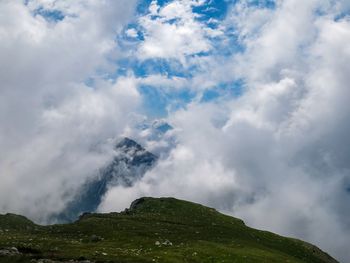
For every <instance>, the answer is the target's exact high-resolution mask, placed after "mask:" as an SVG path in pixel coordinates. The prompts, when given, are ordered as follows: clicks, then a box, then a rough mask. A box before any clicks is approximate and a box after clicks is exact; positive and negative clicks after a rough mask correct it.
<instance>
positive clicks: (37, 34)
mask: <svg viewBox="0 0 350 263" xmlns="http://www.w3.org/2000/svg"><path fill="white" fill-rule="evenodd" d="M39 7H42V8H48V9H52V10H59V11H61V12H63V13H64V14H70V16H66V17H65V18H64V19H63V20H61V21H56V22H55V21H47V20H46V19H45V17H43V16H42V15H40V14H36V15H35V12H34V13H33V11H34V10H35V9H37V8H39ZM133 9H134V1H118V2H115V1H29V3H28V6H26V5H25V4H23V2H22V1H1V2H0V10H1V11H0V13H1V15H0V38H1V41H0V80H1V88H0V92H1V96H0V111H1V112H0V122H1V130H0V148H1V152H0V160H1V161H0V175H1V185H0V200H1V201H0V211H1V212H15V213H20V214H24V215H26V216H29V217H30V218H32V219H34V220H36V221H41V222H43V221H45V220H47V218H48V216H49V215H50V214H51V213H52V212H57V211H59V210H60V209H61V208H62V206H63V205H64V202H65V201H66V200H67V199H68V198H69V197H70V196H72V194H73V193H74V189H76V187H77V186H79V184H81V183H82V182H83V181H84V179H85V178H86V177H87V176H89V175H91V174H92V173H94V172H95V171H96V169H97V168H98V167H101V165H102V164H104V163H105V162H106V161H107V160H108V158H109V156H110V154H109V151H108V147H107V148H106V147H105V146H106V145H108V144H109V141H108V138H113V137H115V136H117V135H118V134H119V133H121V132H122V130H123V129H124V127H125V126H126V124H127V121H128V120H127V118H128V116H127V114H125V112H130V111H133V110H134V109H135V108H136V107H137V106H138V104H139V94H138V91H137V90H136V88H135V87H136V86H135V85H136V81H135V80H134V79H133V78H132V77H126V78H120V79H119V80H118V81H117V82H116V83H114V82H109V81H104V80H99V79H100V78H99V77H98V75H96V73H95V72H97V71H101V70H102V69H103V71H104V72H109V71H111V70H113V69H114V66H113V65H112V64H110V63H109V62H108V60H107V57H111V56H114V55H116V54H118V52H119V51H118V47H117V45H116V43H115V41H114V39H115V37H116V34H117V33H118V32H120V30H121V29H122V27H123V25H124V24H125V23H127V22H128V20H129V19H130V17H131V15H132V12H133ZM91 76H93V77H94V76H95V85H94V87H93V88H92V87H87V86H86V85H85V84H84V81H85V80H87V79H88V78H89V77H91Z"/></svg>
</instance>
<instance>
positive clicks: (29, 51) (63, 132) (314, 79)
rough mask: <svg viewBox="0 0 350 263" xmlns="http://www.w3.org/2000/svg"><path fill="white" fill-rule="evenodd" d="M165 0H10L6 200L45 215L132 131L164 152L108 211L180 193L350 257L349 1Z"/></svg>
mask: <svg viewBox="0 0 350 263" xmlns="http://www.w3.org/2000/svg"><path fill="white" fill-rule="evenodd" d="M160 2H161V1H152V2H151V3H150V4H149V5H147V4H145V3H143V5H142V3H141V6H145V5H146V8H145V11H144V12H141V11H140V12H139V13H136V14H135V10H139V9H140V3H139V5H138V8H137V3H136V1H107V0H105V1H97V0H96V1H95V0H89V1H39V0H36V1H34V0H32V1H25V2H21V1H6V0H5V1H1V2H0V10H1V11H0V12H1V15H0V39H1V41H0V80H1V88H0V91H1V96H0V123H1V129H0V148H1V152H0V176H1V184H0V211H1V212H16V213H21V214H24V215H27V216H29V217H30V218H32V219H35V220H36V221H38V222H45V220H47V218H48V217H49V216H50V215H51V214H52V213H55V212H58V211H60V210H61V209H62V208H63V207H64V205H65V203H66V202H67V200H69V199H70V198H71V197H72V195H74V191H75V190H76V189H77V188H78V187H79V186H80V185H81V184H82V183H83V182H84V181H85V180H86V178H88V177H89V176H92V175H93V174H94V173H95V172H96V170H97V169H98V168H99V167H101V166H103V165H104V164H105V163H106V162H107V161H108V160H109V158H110V157H111V148H112V144H113V138H115V137H116V136H119V135H123V134H124V135H125V134H126V135H129V136H132V137H133V138H137V139H138V140H139V141H141V142H142V143H143V144H144V145H146V146H149V149H154V150H155V151H159V154H160V155H161V157H162V158H161V160H160V162H159V163H158V165H157V166H156V167H155V168H154V169H153V170H152V171H150V172H149V173H147V174H146V176H145V177H144V178H143V179H142V180H141V181H140V182H139V183H137V184H135V186H134V187H132V188H122V187H115V188H112V189H111V190H110V191H109V192H108V194H107V195H106V196H105V199H104V203H103V204H102V205H101V207H100V210H101V211H112V210H121V209H124V208H125V207H126V206H128V205H129V204H130V202H131V201H132V200H133V199H135V198H137V197H140V196H144V195H152V196H175V197H178V198H184V199H188V200H192V201H197V202H201V203H204V204H207V205H210V206H214V207H216V208H217V209H219V210H221V211H223V212H226V213H229V214H232V215H235V216H237V217H241V218H242V219H244V220H245V221H246V222H247V223H248V224H249V225H251V226H254V227H258V228H263V229H268V230H271V231H275V232H278V233H280V234H284V235H289V236H295V237H298V238H302V239H305V240H308V241H310V242H313V243H315V244H317V245H319V246H320V247H321V248H323V249H325V250H326V251H327V252H330V253H331V254H332V256H335V257H336V258H338V259H340V260H342V261H344V262H348V261H349V260H350V254H349V251H348V244H349V243H350V232H349V229H350V221H349V218H350V214H349V212H348V211H350V210H349V205H348V204H349V201H350V200H349V199H350V195H349V192H350V191H349V189H350V159H349V158H350V150H349V143H348V142H349V140H348V138H347V137H348V134H350V124H349V123H350V117H349V116H350V107H349V104H348V98H349V97H350V94H349V93H350V91H349V89H348V88H347V86H348V83H350V68H349V63H348V62H349V61H350V49H349V45H348V43H350V19H349V10H350V5H349V3H348V1H346V0H322V1H319V0H317V1H316V0H310V1H307V2H305V1H301V0H279V1H249V0H241V1H237V3H235V4H233V3H231V2H230V1H219V0H216V1H194V0H183V1H180V0H174V1H169V2H166V3H163V4H161V3H160ZM232 2H233V1H232ZM224 7H225V8H224ZM220 9H222V10H225V11H222V12H221V14H220V15H218V10H220ZM219 13H220V12H219ZM143 87H148V88H149V89H150V90H151V91H152V92H154V94H157V95H158V96H160V97H166V98H168V101H167V104H166V105H165V106H164V107H165V112H167V116H163V117H164V118H166V120H167V121H168V122H169V123H170V124H171V125H172V126H173V127H174V129H173V130H171V131H170V132H169V133H166V134H165V135H164V136H162V137H159V138H156V139H155V138H154V137H152V136H151V135H150V134H149V133H148V132H149V131H150V130H149V129H146V130H143V131H142V132H141V133H140V131H139V130H137V129H135V126H137V123H138V122H139V121H140V120H141V122H142V121H144V120H147V121H148V119H151V118H152V116H147V114H145V112H147V110H148V109H147V108H145V106H144V105H146V104H147V103H145V102H147V101H146V100H147V99H150V95H149V94H145V92H143V90H142V88H143ZM152 94H153V93H152ZM159 94H160V95H159ZM157 99H158V98H156V99H154V100H152V102H151V103H149V104H152V103H153V104H157V103H154V101H155V102H157ZM174 105H175V106H174ZM155 106H159V105H155ZM135 123H136V125H135ZM164 151H166V153H165V154H162V152H164Z"/></svg>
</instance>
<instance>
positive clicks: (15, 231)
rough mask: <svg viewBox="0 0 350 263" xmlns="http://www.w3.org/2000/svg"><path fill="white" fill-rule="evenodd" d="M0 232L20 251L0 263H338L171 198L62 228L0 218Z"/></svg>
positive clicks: (3, 243)
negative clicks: (41, 262)
mask: <svg viewBox="0 0 350 263" xmlns="http://www.w3.org/2000/svg"><path fill="white" fill-rule="evenodd" d="M0 229H1V230H0V249H1V248H6V247H16V248H18V249H19V251H20V252H21V253H22V254H21V255H19V256H11V257H4V256H3V257H1V256H0V262H30V261H31V260H32V259H39V258H45V259H53V260H57V261H63V260H71V259H73V260H82V259H89V260H91V261H95V262H152V263H153V262H169V263H170V262H174V263H176V262H201V263H204V262H208V263H211V262H232V263H234V262H237V263H238V262H269V263H270V262H290V263H292V262H295V263H297V262H308V263H313V262H315V263H322V262H336V261H335V260H334V259H332V258H331V257H330V256H329V255H327V254H326V253H324V252H322V251H321V250H319V249H318V248H316V247H315V246H313V245H311V244H308V243H305V242H303V241H300V240H296V239H291V238H286V237H282V236H279V235H275V234H273V233H270V232H266V231H259V230H256V229H252V228H249V227H247V226H246V225H245V224H244V222H243V221H241V220H239V219H236V218H233V217H229V216H226V215H223V214H220V213H219V212H217V211H216V210H214V209H212V208H208V207H205V206H202V205H199V204H195V203H191V202H186V201H181V200H177V199H174V198H142V199H139V200H138V201H137V202H136V203H134V204H133V205H132V208H131V209H130V210H127V211H125V212H122V213H109V214H85V215H84V216H82V217H81V218H80V220H78V221H77V222H75V223H72V224H64V225H52V226H39V225H35V224H34V223H32V222H31V221H29V220H28V219H26V218H24V217H21V216H17V215H2V216H0Z"/></svg>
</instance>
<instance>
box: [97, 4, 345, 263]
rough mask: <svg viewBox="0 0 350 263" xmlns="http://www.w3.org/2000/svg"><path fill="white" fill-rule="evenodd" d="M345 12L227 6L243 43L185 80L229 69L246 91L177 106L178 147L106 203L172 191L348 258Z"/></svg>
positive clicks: (220, 75) (222, 74) (335, 7)
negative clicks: (237, 50) (226, 96)
mask: <svg viewBox="0 0 350 263" xmlns="http://www.w3.org/2000/svg"><path fill="white" fill-rule="evenodd" d="M347 10H348V9H347V6H346V5H345V2H340V1H336V2H332V1H308V2H307V3H305V2H304V1H297V0H286V1H278V2H277V3H276V6H275V7H272V8H271V7H264V8H261V7H259V6H256V5H252V4H250V3H249V1H241V2H240V3H238V4H237V5H235V6H233V7H232V8H231V10H230V11H229V13H228V14H227V17H226V19H225V20H224V21H222V22H221V23H222V26H223V27H225V30H226V32H229V30H231V32H232V30H233V32H234V34H236V38H237V39H238V40H237V41H238V42H239V44H240V45H241V46H242V51H241V52H238V53H234V54H233V55H232V56H230V57H229V58H227V57H226V58H225V60H222V63H221V65H219V64H218V61H219V60H220V59H221V55H220V54H213V55H211V56H208V57H206V61H207V62H206V63H207V64H208V71H207V72H206V71H205V70H204V71H202V72H201V71H198V72H196V74H194V75H195V76H194V77H193V78H192V79H191V81H194V80H196V81H203V83H204V85H205V83H207V82H206V78H212V79H215V80H216V81H217V82H216V83H220V82H222V81H223V82H225V81H227V80H229V79H230V78H227V75H231V79H233V80H234V79H237V80H239V79H243V80H244V89H245V92H244V94H243V95H242V96H240V97H237V98H233V99H229V100H228V99H227V98H225V97H221V98H219V99H217V100H216V101H214V102H208V103H199V102H196V101H193V102H192V103H190V104H189V105H187V107H186V108H185V109H183V110H179V111H177V112H174V113H172V114H171V115H170V116H169V121H170V123H172V124H173V125H174V126H175V127H177V128H178V131H177V139H178V142H179V143H178V145H177V147H176V148H175V149H174V150H173V151H172V152H171V153H170V155H169V157H168V158H165V159H164V160H163V161H162V162H160V163H159V165H158V166H157V167H156V168H155V169H154V170H153V171H151V172H149V173H148V174H147V175H146V176H145V178H144V179H143V180H142V181H141V182H140V183H139V184H137V185H136V186H135V187H134V188H131V189H122V188H115V189H112V190H111V191H110V193H109V195H107V196H106V199H105V203H104V204H103V205H102V207H101V210H103V211H105V210H113V209H122V208H123V207H125V206H126V205H127V203H129V202H130V201H131V200H132V199H134V198H135V197H138V196H143V195H152V196H164V195H165V196H176V197H179V198H184V199H189V200H193V201H197V202H201V203H206V204H208V205H211V206H214V207H216V208H219V209H221V210H222V211H226V212H227V213H230V214H233V215H236V216H238V217H241V218H243V219H244V220H245V221H246V222H247V223H248V224H249V225H252V226H255V227H260V228H264V229H269V230H272V231H276V232H278V233H281V234H285V235H291V236H295V237H298V238H303V239H306V240H308V241H311V242H313V243H315V244H317V245H319V246H321V247H322V248H324V249H326V250H327V251H329V252H330V253H332V255H334V256H335V257H337V258H339V259H341V260H343V261H344V262H346V261H347V260H348V259H349V258H350V254H349V252H348V250H347V244H349V242H350V239H349V237H350V233H349V226H350V222H349V220H348V218H349V216H350V215H349V213H348V211H349V209H348V203H349V199H350V195H349V193H348V191H347V189H348V187H349V186H348V183H349V180H350V178H349V169H350V165H349V164H350V160H349V156H350V155H349V150H348V149H349V147H348V140H347V134H349V132H350V125H349V123H350V119H349V116H350V108H349V107H348V102H347V98H349V95H350V94H349V90H348V89H347V83H349V81H350V78H349V73H350V68H349V65H348V63H347V61H349V59H350V52H349V48H348V44H347V43H349V41H350V21H349V20H348V17H347V16H344V15H343V16H339V14H344V12H347ZM230 28H231V29H230ZM146 41H147V40H146ZM165 46H166V45H165ZM172 50H176V49H172ZM182 55H184V56H185V55H186V54H185V52H184V53H183V54H182ZM180 57H181V56H180ZM214 67H215V69H214V70H213V71H211V69H212V68H214ZM213 74H215V75H214V76H213Z"/></svg>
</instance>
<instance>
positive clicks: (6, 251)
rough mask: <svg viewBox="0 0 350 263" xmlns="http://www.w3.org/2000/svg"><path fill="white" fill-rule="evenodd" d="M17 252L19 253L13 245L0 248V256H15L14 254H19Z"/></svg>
mask: <svg viewBox="0 0 350 263" xmlns="http://www.w3.org/2000/svg"><path fill="white" fill-rule="evenodd" d="M19 254H20V252H19V251H18V249H17V248H15V247H9V248H2V249H0V256H15V255H19Z"/></svg>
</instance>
